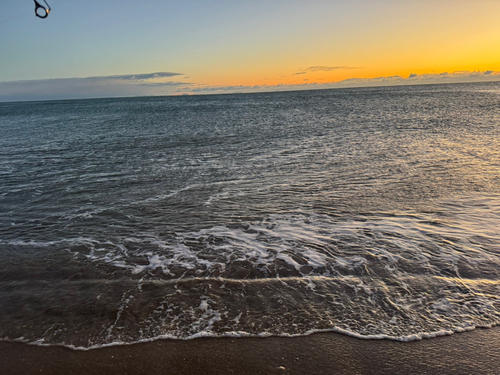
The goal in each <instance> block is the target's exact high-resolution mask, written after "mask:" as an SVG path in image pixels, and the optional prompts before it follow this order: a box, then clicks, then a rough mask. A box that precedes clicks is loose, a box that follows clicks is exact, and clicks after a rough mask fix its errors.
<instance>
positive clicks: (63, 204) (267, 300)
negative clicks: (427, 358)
mask: <svg viewBox="0 0 500 375" xmlns="http://www.w3.org/2000/svg"><path fill="white" fill-rule="evenodd" d="M0 135H1V136H0V338H1V339H4V340H22V341H27V342H35V343H43V344H63V345H67V346H72V347H81V348H88V347H97V346H102V345H107V344H111V343H130V342H136V341H140V340H150V339H154V338H159V337H172V338H192V337H198V336H205V335H206V336H227V335H235V336H241V335H303V334H307V333H310V332H314V331H321V330H335V331H339V332H344V333H348V334H351V335H354V336H358V337H366V338H370V337H388V338H393V339H398V340H411V339H415V338H420V337H430V336H435V335H441V334H445V333H451V332H459V331H463V330H469V329H473V328H474V327H477V326H482V327H489V326H492V325H496V324H498V323H499V322H500V276H499V275H500V83H482V84H458V85H432V86H413V87H386V88H368V89H343V90H322V91H304V92H286V93H265V94H241V95H223V96H194V97H152V98H131V99H130V98H128V99H96V100H71V101H52V102H26V103H0Z"/></svg>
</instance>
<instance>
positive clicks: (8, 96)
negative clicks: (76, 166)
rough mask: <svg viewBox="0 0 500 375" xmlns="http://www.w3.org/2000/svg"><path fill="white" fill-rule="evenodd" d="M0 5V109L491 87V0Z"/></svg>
mask: <svg viewBox="0 0 500 375" xmlns="http://www.w3.org/2000/svg"><path fill="white" fill-rule="evenodd" d="M49 4H50V6H51V8H52V12H51V14H50V15H49V17H48V18H47V19H43V20H42V19H39V18H36V17H35V16H34V2H33V1H32V0H3V4H2V6H3V7H2V13H1V15H0V51H1V52H0V101H10V100H37V99H59V98H61V99H62V98H84V97H103V96H136V95H175V94H185V93H188V94H191V93H223V92H235V91H238V92H241V91H243V92H252V91H269V90H292V89H302V88H306V89H307V88H326V87H345V86H363V85H385V84H413V83H438V82H462V81H484V80H500V75H499V73H498V71H500V52H499V50H500V49H499V48H498V45H500V22H498V17H497V15H498V14H500V2H499V1H494V0H475V1H469V0H433V1H430V0H411V1H410V0H328V1H327V0H324V1H319V0H310V1H307V2H306V1H298V0H288V1H286V0H267V1H263V0H246V1H225V0H211V1H207V0H184V1H159V0H142V1H129V0H122V1H116V0H99V1H97V0H88V1H76V0H50V1H49Z"/></svg>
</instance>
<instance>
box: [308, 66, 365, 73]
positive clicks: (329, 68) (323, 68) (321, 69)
mask: <svg viewBox="0 0 500 375" xmlns="http://www.w3.org/2000/svg"><path fill="white" fill-rule="evenodd" d="M343 69H359V68H358V67H355V66H321V65H319V66H310V67H309V68H306V69H303V70H306V71H309V72H331V71H332V70H343Z"/></svg>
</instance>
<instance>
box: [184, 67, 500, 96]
mask: <svg viewBox="0 0 500 375" xmlns="http://www.w3.org/2000/svg"><path fill="white" fill-rule="evenodd" d="M488 81H500V71H491V70H486V71H472V72H471V71H458V72H453V73H448V72H443V73H434V74H415V73H412V74H410V75H409V76H408V77H406V78H405V77H403V76H400V75H394V76H385V77H374V78H349V79H345V80H342V81H336V82H335V81H332V82H325V83H313V82H305V83H299V84H277V85H255V86H249V85H247V86H246V85H237V86H203V85H195V86H193V87H192V89H191V92H192V93H198V94H204V93H206V94H215V93H217V94H227V93H235V92H241V93H250V92H265V91H294V90H315V89H329V88H348V87H376V86H397V85H414V84H433V83H460V82H464V83H465V82H488Z"/></svg>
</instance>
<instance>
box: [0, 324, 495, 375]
mask: <svg viewBox="0 0 500 375" xmlns="http://www.w3.org/2000/svg"><path fill="white" fill-rule="evenodd" d="M41 373H44V374H54V375H57V374H61V375H62V374H65V375H68V374H148V375H152V374H454V375H456V374H500V327H495V328H492V329H477V330H474V331H471V332H465V333H460V334H454V335H451V336H443V337H437V338H433V339H424V340H420V341H413V342H407V343H402V342H397V341H391V340H361V339H356V338H353V337H349V336H345V335H341V334H337V333H318V334H313V335H310V336H304V337H293V338H283V337H270V338H218V339H217V338H200V339H194V340H187V341H182V340H158V341H154V342H150V343H141V344H134V345H123V346H113V347H107V348H101V349H93V350H88V351H80V350H71V349H68V348H64V347H41V346H34V345H26V344H22V343H12V342H0V374H9V375H14V374H41Z"/></svg>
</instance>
